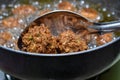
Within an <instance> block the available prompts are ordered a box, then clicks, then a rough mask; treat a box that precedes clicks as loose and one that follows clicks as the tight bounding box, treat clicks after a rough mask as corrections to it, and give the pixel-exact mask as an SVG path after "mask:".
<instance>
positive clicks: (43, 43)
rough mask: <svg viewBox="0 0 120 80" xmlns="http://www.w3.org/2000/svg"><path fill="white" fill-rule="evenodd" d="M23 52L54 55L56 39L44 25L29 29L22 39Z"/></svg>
mask: <svg viewBox="0 0 120 80" xmlns="http://www.w3.org/2000/svg"><path fill="white" fill-rule="evenodd" d="M22 41H23V50H25V51H29V52H36V53H56V49H55V48H56V43H57V42H56V37H54V36H52V34H51V32H50V30H49V29H48V28H47V27H45V25H44V24H41V25H40V26H34V27H32V28H29V30H28V32H27V33H25V34H24V35H23V37H22Z"/></svg>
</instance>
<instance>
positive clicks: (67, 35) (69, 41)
mask: <svg viewBox="0 0 120 80" xmlns="http://www.w3.org/2000/svg"><path fill="white" fill-rule="evenodd" d="M58 48H59V51H60V52H61V53H68V52H77V51H83V50H86V49H88V46H87V43H86V41H85V40H83V39H81V37H79V36H78V35H76V34H75V33H74V32H73V31H71V30H67V31H65V32H63V33H61V34H60V35H59V39H58Z"/></svg>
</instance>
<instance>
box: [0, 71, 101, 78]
mask: <svg viewBox="0 0 120 80" xmlns="http://www.w3.org/2000/svg"><path fill="white" fill-rule="evenodd" d="M0 80H20V79H17V78H15V77H12V76H10V75H8V74H5V73H3V72H2V71H0ZM88 80H99V79H98V76H95V77H93V78H91V79H88Z"/></svg>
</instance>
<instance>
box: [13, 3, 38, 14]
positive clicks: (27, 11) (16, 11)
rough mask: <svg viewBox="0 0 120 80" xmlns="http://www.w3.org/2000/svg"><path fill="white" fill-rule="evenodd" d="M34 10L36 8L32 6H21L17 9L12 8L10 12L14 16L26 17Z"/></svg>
mask: <svg viewBox="0 0 120 80" xmlns="http://www.w3.org/2000/svg"><path fill="white" fill-rule="evenodd" d="M36 10H37V8H36V7H34V6H32V5H21V6H18V7H17V8H14V9H13V10H12V12H13V14H15V15H20V16H28V15H30V14H33V13H35V11H36Z"/></svg>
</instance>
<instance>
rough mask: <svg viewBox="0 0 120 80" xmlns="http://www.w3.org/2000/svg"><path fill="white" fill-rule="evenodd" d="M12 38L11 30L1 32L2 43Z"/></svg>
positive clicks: (0, 43)
mask: <svg viewBox="0 0 120 80" xmlns="http://www.w3.org/2000/svg"><path fill="white" fill-rule="evenodd" d="M11 38H12V35H11V34H10V33H9V32H1V33H0V45H4V44H5V43H6V42H7V41H9V40H10V39H11Z"/></svg>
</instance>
